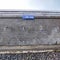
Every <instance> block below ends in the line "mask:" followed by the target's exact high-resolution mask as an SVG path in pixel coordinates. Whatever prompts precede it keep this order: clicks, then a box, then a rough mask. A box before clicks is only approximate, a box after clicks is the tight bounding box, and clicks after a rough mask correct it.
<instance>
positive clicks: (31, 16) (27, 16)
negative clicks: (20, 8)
mask: <svg viewBox="0 0 60 60" xmlns="http://www.w3.org/2000/svg"><path fill="white" fill-rule="evenodd" d="M22 19H23V20H34V16H33V15H23V16H22Z"/></svg>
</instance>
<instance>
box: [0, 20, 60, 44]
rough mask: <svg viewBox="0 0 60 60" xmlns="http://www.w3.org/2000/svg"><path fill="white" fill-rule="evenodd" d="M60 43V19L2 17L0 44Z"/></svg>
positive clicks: (0, 22) (0, 21)
mask: <svg viewBox="0 0 60 60" xmlns="http://www.w3.org/2000/svg"><path fill="white" fill-rule="evenodd" d="M54 43H58V44H59V43H60V19H36V20H33V21H32V20H30V21H29V20H28V21H27V20H22V19H0V45H29V44H54Z"/></svg>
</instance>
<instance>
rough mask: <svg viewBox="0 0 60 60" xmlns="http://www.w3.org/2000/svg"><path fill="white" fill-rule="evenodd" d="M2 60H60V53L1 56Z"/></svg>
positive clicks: (0, 59)
mask: <svg viewBox="0 0 60 60" xmlns="http://www.w3.org/2000/svg"><path fill="white" fill-rule="evenodd" d="M0 60H60V52H45V53H42V52H41V53H21V54H0Z"/></svg>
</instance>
